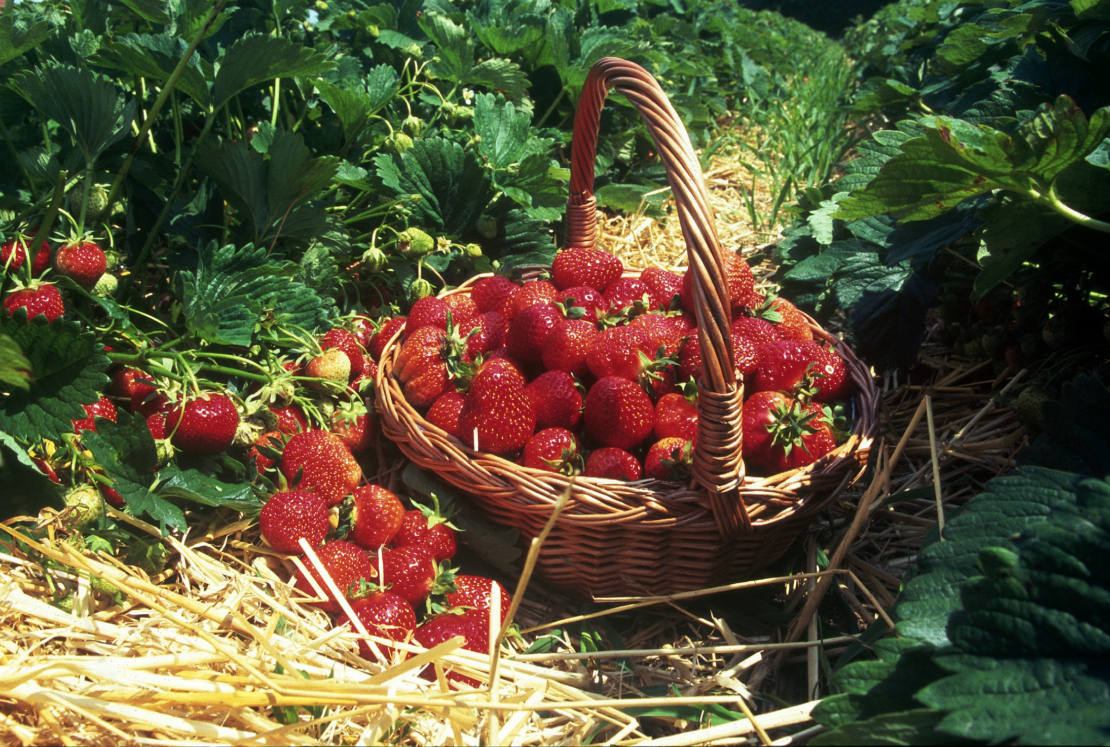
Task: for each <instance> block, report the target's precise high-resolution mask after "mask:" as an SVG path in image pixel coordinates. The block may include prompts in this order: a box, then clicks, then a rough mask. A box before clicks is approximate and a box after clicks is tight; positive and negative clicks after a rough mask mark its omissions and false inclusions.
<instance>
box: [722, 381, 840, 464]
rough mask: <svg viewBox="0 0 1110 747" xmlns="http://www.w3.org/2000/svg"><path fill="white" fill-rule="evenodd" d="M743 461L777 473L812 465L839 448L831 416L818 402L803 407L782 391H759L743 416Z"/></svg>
mask: <svg viewBox="0 0 1110 747" xmlns="http://www.w3.org/2000/svg"><path fill="white" fill-rule="evenodd" d="M742 419H743V422H742V427H743V432H744V461H745V463H746V464H747V465H748V466H749V467H750V468H754V469H757V470H764V471H767V472H770V473H771V474H777V473H779V472H783V471H786V470H790V469H797V468H799V467H804V466H805V465H807V464H811V463H813V462H814V461H816V460H817V459H819V458H821V457H822V456H824V455H825V454H827V453H828V452H830V451H832V450H833V449H834V448H836V438H835V437H834V436H833V433H832V428H831V426H830V421H831V416H830V415H829V414H826V413H824V412H823V411H822V409H821V406H820V405H818V404H816V403H810V404H808V405H802V404H801V403H799V402H797V401H796V400H794V399H792V398H791V397H788V396H787V395H785V394H783V393H782V392H776V391H762V392H756V393H755V394H753V395H752V396H751V397H750V398H748V401H747V402H745V403H744V409H743V414H742Z"/></svg>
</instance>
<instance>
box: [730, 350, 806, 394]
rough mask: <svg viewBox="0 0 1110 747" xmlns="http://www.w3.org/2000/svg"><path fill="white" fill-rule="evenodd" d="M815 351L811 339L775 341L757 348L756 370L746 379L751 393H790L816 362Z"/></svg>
mask: <svg viewBox="0 0 1110 747" xmlns="http://www.w3.org/2000/svg"><path fill="white" fill-rule="evenodd" d="M818 349H819V346H818V345H817V343H815V342H813V341H812V340H809V341H806V342H798V341H797V340H776V341H775V342H765V343H762V344H761V345H756V348H755V353H756V369H755V373H754V374H753V375H752V376H751V377H749V379H750V382H751V390H752V391H753V392H764V391H779V392H787V393H789V392H793V391H794V390H795V388H797V386H798V385H799V384H800V383H802V378H803V377H804V376H805V375H806V371H807V370H808V369H809V367H810V366H811V365H813V363H814V362H815V361H816V359H817V354H818ZM747 381H748V380H745V383H747Z"/></svg>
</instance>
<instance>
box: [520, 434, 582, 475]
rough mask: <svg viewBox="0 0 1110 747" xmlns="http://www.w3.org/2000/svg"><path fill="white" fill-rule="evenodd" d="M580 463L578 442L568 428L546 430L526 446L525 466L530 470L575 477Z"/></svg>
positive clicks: (532, 438)
mask: <svg viewBox="0 0 1110 747" xmlns="http://www.w3.org/2000/svg"><path fill="white" fill-rule="evenodd" d="M579 463H580V460H579V459H578V440H577V439H575V437H574V434H573V433H571V432H570V431H568V430H567V429H566V428H544V429H543V430H542V431H540V432H538V433H537V434H536V435H534V436H532V437H531V438H530V439H528V443H526V444H525V445H524V459H523V464H524V466H525V467H528V468H530V469H538V470H543V471H544V472H558V473H560V474H564V475H573V474H574V473H575V472H576V471H577V467H578V465H579Z"/></svg>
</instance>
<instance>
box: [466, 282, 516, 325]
mask: <svg viewBox="0 0 1110 747" xmlns="http://www.w3.org/2000/svg"><path fill="white" fill-rule="evenodd" d="M519 291H520V286H519V285H517V284H516V283H514V282H513V281H512V280H509V279H508V278H503V277H500V276H497V277H492V278H482V279H481V280H479V281H478V282H477V283H475V284H474V287H473V288H471V289H470V298H471V299H472V300H473V301H474V305H475V306H477V307H478V311H479V312H480V313H483V314H484V313H486V312H487V311H496V312H498V313H499V314H501V316H503V317H505V318H506V319H508V318H509V317H510V316H512V313H513V299H514V298H515V297H516V294H517V292H519Z"/></svg>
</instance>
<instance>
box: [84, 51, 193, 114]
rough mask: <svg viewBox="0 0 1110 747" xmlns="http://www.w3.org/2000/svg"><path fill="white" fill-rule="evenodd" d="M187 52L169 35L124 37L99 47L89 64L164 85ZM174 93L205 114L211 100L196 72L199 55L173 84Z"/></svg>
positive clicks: (191, 60)
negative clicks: (178, 92)
mask: <svg viewBox="0 0 1110 747" xmlns="http://www.w3.org/2000/svg"><path fill="white" fill-rule="evenodd" d="M187 49H188V44H186V43H185V41H184V40H183V39H180V38H178V37H176V36H171V35H169V34H158V35H156V36H151V35H147V34H143V35H139V34H128V35H127V36H124V37H117V38H116V39H114V40H113V41H112V42H111V43H110V44H109V45H108V46H104V47H101V49H100V51H99V52H97V54H96V58H95V59H94V60H93V61H94V62H95V63H96V64H98V65H101V66H103V67H110V68H113V69H115V70H120V71H123V72H125V73H129V74H131V75H138V76H141V77H144V78H151V79H153V80H157V81H160V82H162V83H166V82H168V81H169V79H170V76H171V75H173V71H174V69H175V68H176V67H177V65H178V62H179V61H180V60H181V57H182V56H183V55H184V54H185V51H186V50H187ZM175 90H178V91H181V93H183V94H185V95H186V96H188V97H189V98H191V99H192V100H193V101H195V102H196V103H197V104H198V105H199V106H200V107H201V108H202V109H203V110H205V111H207V109H208V107H209V105H210V104H211V103H212V99H211V96H210V95H209V93H208V82H207V81H206V80H205V79H204V73H203V72H202V71H201V69H200V55H198V54H196V53H195V52H194V53H193V57H192V59H190V61H189V64H188V65H186V66H185V70H184V72H183V73H182V74H181V77H180V78H178V80H177V83H176V85H175Z"/></svg>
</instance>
